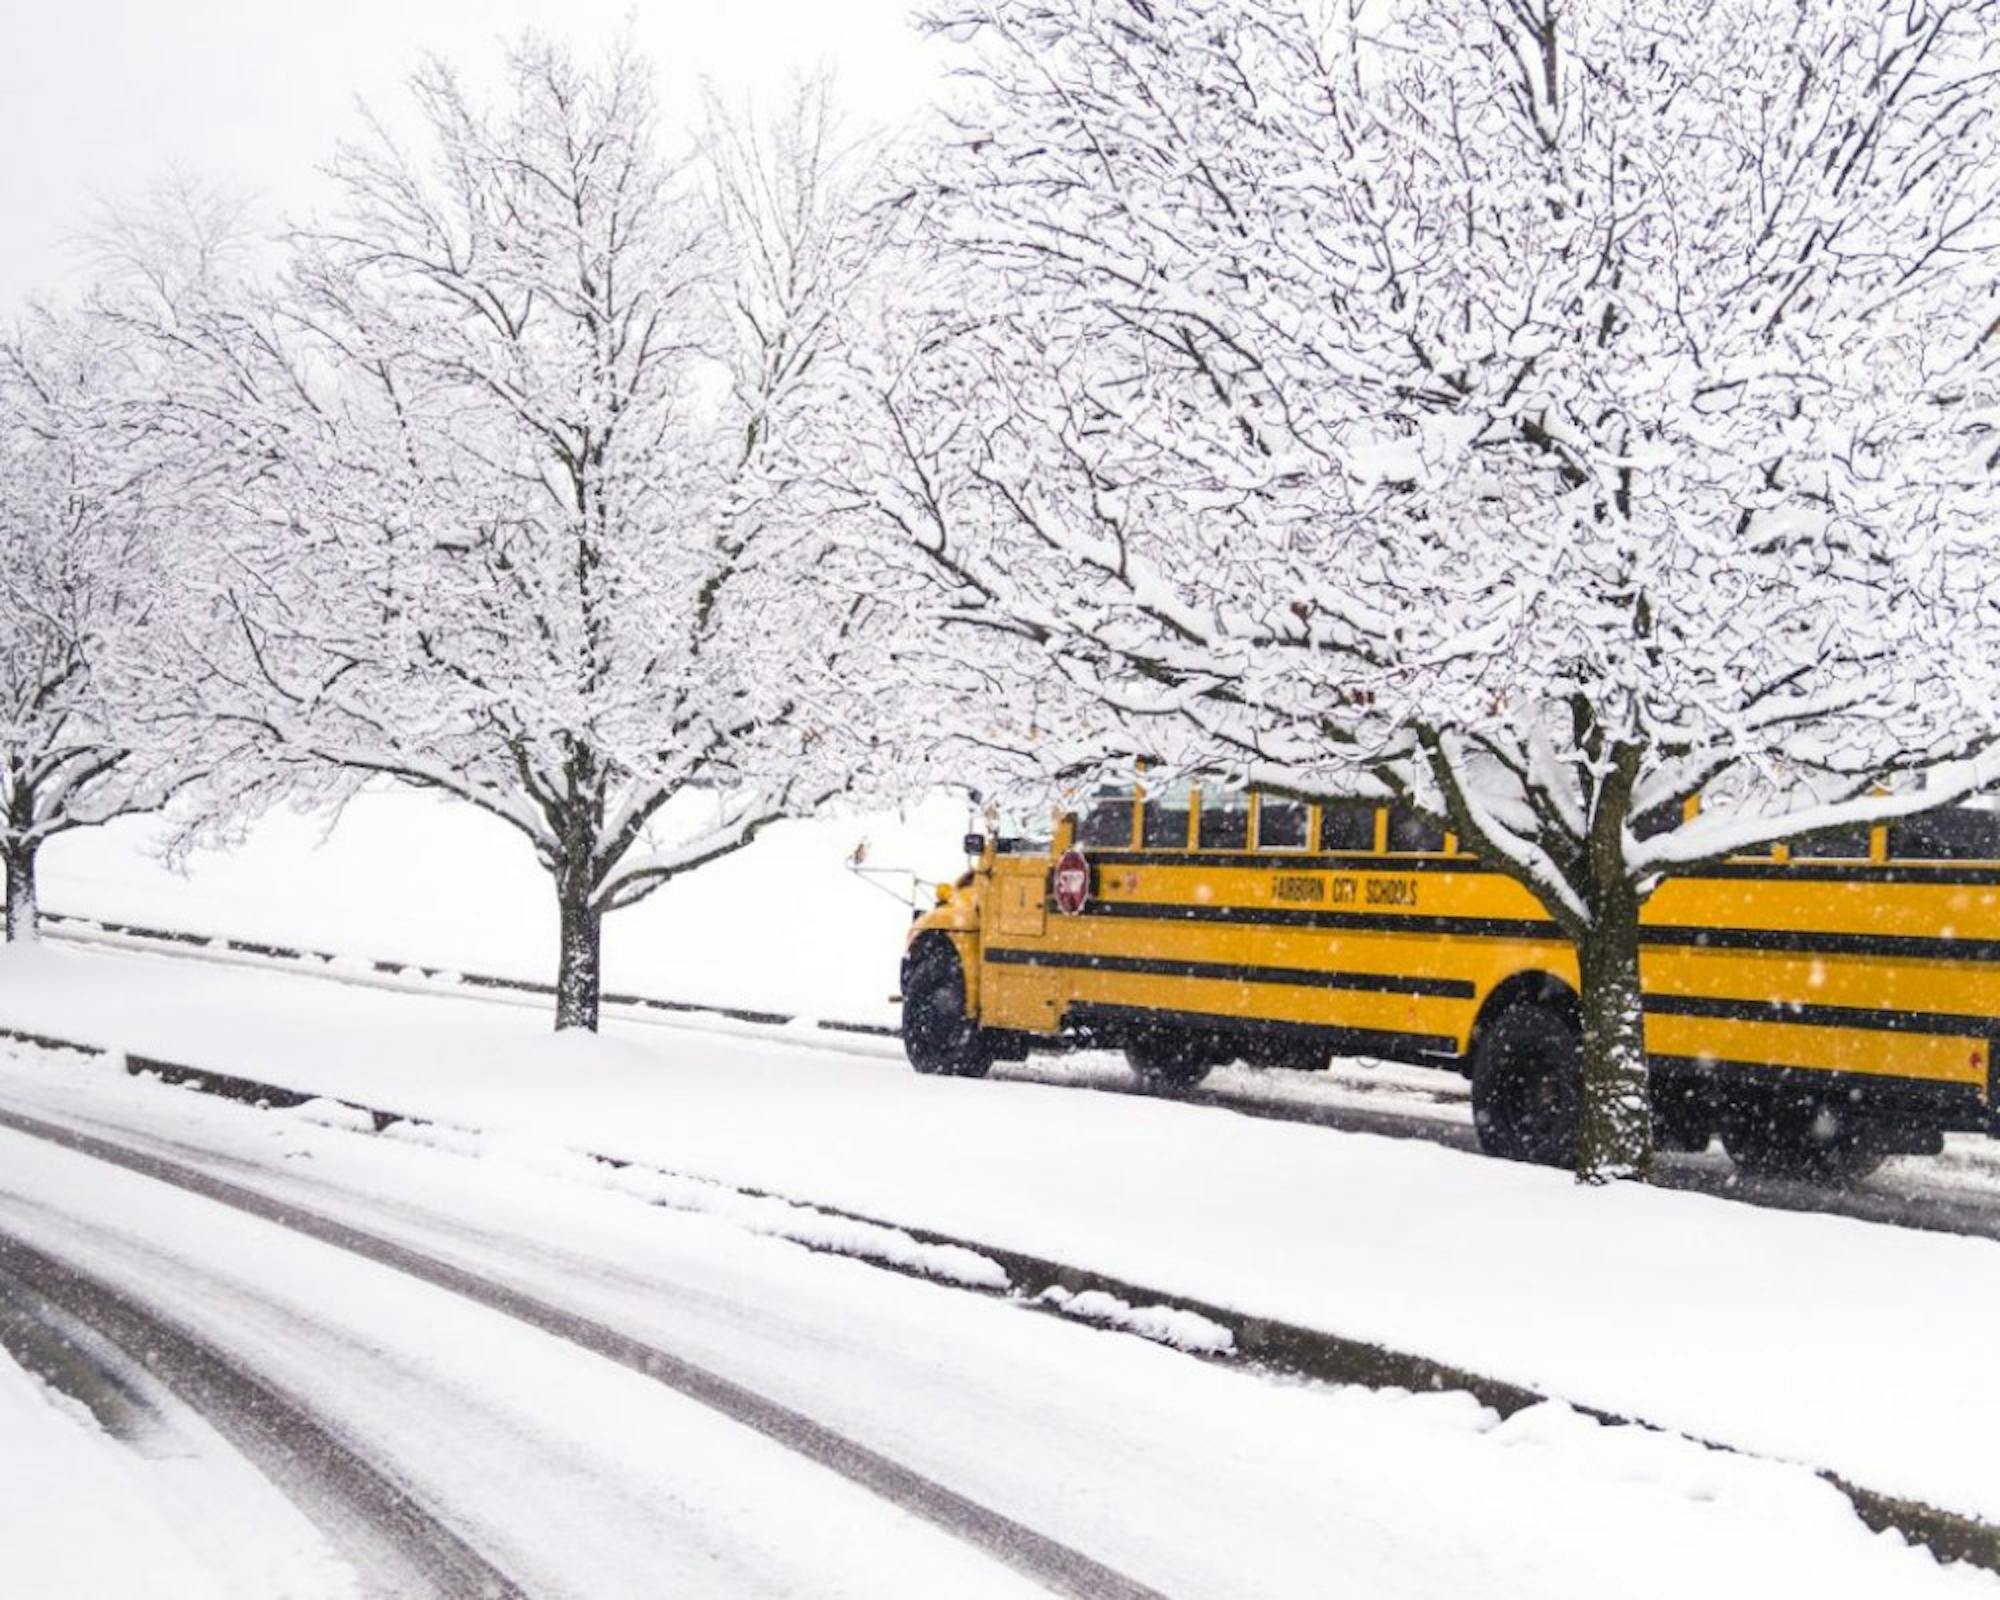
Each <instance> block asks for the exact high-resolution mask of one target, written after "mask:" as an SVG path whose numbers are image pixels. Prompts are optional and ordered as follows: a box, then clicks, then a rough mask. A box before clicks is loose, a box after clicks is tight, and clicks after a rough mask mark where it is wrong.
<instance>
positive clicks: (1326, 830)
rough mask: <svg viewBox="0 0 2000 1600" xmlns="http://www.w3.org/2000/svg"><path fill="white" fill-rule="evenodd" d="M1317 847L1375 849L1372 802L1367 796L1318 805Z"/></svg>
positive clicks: (1373, 851) (1366, 853) (1365, 852)
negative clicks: (1361, 798) (1366, 798)
mask: <svg viewBox="0 0 2000 1600" xmlns="http://www.w3.org/2000/svg"><path fill="white" fill-rule="evenodd" d="M1319 847H1320V849H1322V850H1351V851H1358V852H1360V853H1362V854H1364V855H1373V854H1374V853H1375V805H1374V802H1372V801H1367V800H1336V801H1334V802H1333V803H1332V804H1331V805H1324V806H1321V807H1320V808H1319Z"/></svg>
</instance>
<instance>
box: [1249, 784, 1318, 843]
mask: <svg viewBox="0 0 2000 1600" xmlns="http://www.w3.org/2000/svg"><path fill="white" fill-rule="evenodd" d="M1311 820H1312V807H1310V806H1308V805H1306V804H1304V803H1303V802H1301V801H1298V800H1280V799H1279V798H1278V797H1277V796H1275V795H1268V794H1261V795H1259V796H1258V797H1257V848H1258V849H1259V850H1303V849H1305V847H1306V842H1307V832H1306V825H1307V824H1308V823H1309V822H1310V821H1311Z"/></svg>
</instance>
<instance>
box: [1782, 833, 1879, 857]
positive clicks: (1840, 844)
mask: <svg viewBox="0 0 2000 1600" xmlns="http://www.w3.org/2000/svg"><path fill="white" fill-rule="evenodd" d="M1791 846H1792V859H1793V860H1794V861H1866V860H1867V859H1868V829H1866V828H1822V829H1820V830H1819V832H1817V833H1802V834H1800V835H1799V836H1798V837H1797V838H1796V839H1794V840H1792V841H1791Z"/></svg>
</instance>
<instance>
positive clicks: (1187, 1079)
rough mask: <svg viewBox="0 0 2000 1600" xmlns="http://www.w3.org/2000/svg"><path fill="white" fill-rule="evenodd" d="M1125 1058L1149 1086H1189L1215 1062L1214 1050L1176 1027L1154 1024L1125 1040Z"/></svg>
mask: <svg viewBox="0 0 2000 1600" xmlns="http://www.w3.org/2000/svg"><path fill="white" fill-rule="evenodd" d="M1125 1060H1126V1063H1127V1064H1128V1065H1129V1066H1130V1067H1131V1068H1132V1070H1133V1071H1134V1072H1135V1073H1137V1074H1138V1076H1139V1081H1140V1082H1141V1083H1143V1084H1145V1085H1146V1087H1147V1088H1149V1089H1192V1088H1193V1087H1194V1086H1195V1085H1196V1084H1198V1083H1200V1082H1201V1080H1202V1079H1203V1078H1205V1077H1207V1076H1208V1073H1209V1069H1210V1068H1211V1067H1213V1066H1214V1065H1215V1064H1216V1052H1215V1050H1214V1048H1213V1047H1212V1046H1211V1045H1209V1044H1208V1042H1207V1041H1206V1040H1203V1039H1199V1038H1197V1037H1195V1036H1194V1035H1192V1034H1189V1033H1184V1032H1182V1031H1181V1030H1179V1029H1177V1028H1153V1029H1148V1030H1147V1031H1145V1032H1144V1033H1139V1034H1135V1035H1134V1036H1133V1037H1132V1038H1130V1039H1128V1040H1127V1041H1126V1043H1125Z"/></svg>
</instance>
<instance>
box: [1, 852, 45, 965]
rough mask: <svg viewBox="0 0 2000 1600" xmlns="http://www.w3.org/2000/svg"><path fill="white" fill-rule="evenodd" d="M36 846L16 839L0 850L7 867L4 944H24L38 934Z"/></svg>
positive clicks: (39, 925)
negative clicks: (20, 941) (5, 934)
mask: <svg viewBox="0 0 2000 1600" xmlns="http://www.w3.org/2000/svg"><path fill="white" fill-rule="evenodd" d="M38 849H40V846H39V845H37V844H33V843H30V842H28V841H26V840H17V841H14V842H11V843H9V844H8V845H6V846H5V847H4V848H3V849H0V857H4V858H5V861H6V864H7V942H8V943H9V944H12V943H14V942H15V941H16V940H17V939H18V940H22V941H28V940H32V939H34V938H35V936H36V935H37V934H38V933H39V932H40V931H41V917H40V910H39V907H38V906H37V904H36V902H35V853H36V851H37V850H38Z"/></svg>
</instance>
